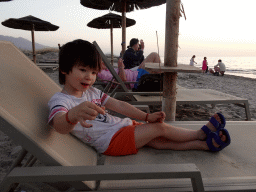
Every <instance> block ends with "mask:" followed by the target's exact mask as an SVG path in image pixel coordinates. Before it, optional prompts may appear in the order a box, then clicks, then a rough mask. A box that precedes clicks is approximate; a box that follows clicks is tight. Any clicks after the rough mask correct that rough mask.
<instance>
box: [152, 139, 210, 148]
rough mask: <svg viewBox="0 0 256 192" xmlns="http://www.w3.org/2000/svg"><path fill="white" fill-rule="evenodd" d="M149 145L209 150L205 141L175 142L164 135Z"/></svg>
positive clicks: (153, 146)
mask: <svg viewBox="0 0 256 192" xmlns="http://www.w3.org/2000/svg"><path fill="white" fill-rule="evenodd" d="M147 146H150V147H152V148H155V149H171V150H179V151H183V150H193V149H196V150H208V149H209V148H208V146H207V144H206V142H205V141H200V140H194V141H187V142H175V141H171V140H169V139H166V138H164V137H158V138H156V139H153V140H152V141H150V142H149V143H148V144H147Z"/></svg>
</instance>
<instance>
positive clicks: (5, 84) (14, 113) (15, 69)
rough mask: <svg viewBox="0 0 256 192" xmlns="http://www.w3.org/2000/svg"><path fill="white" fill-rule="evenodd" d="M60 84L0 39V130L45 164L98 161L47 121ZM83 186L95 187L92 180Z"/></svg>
mask: <svg viewBox="0 0 256 192" xmlns="http://www.w3.org/2000/svg"><path fill="white" fill-rule="evenodd" d="M60 90H61V88H60V86H59V85H57V84H56V83H55V82H54V81H53V80H52V79H51V78H50V77H49V76H48V75H47V74H46V73H44V71H42V70H41V69H40V68H39V67H37V66H36V65H35V64H34V63H33V62H32V61H31V60H30V59H29V58H28V57H27V56H26V55H24V54H23V53H22V52H21V51H20V50H19V49H18V48H16V47H15V46H14V45H13V44H12V43H10V42H7V41H0V130H1V131H3V132H4V133H5V134H7V135H8V136H9V137H10V138H11V139H12V140H13V141H14V142H15V143H17V144H19V145H21V146H22V147H23V148H25V149H26V150H27V151H28V152H30V153H31V154H33V155H34V156H35V157H37V158H38V159H39V160H40V161H41V162H43V163H44V164H46V165H62V166H83V165H97V153H96V152H95V151H94V150H93V149H92V148H90V147H88V146H87V145H86V144H84V143H82V142H81V141H79V140H78V139H76V138H75V137H73V136H71V135H61V134H59V133H57V132H56V131H54V129H52V128H51V127H50V126H49V125H47V119H48V113H49V109H48V106H47V103H48V101H49V99H50V98H51V97H52V95H53V94H54V93H56V92H58V91H60ZM80 184H82V186H85V188H84V189H88V187H89V188H91V189H94V187H95V181H92V182H86V185H84V184H83V183H80Z"/></svg>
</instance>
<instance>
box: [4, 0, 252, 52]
mask: <svg viewBox="0 0 256 192" xmlns="http://www.w3.org/2000/svg"><path fill="white" fill-rule="evenodd" d="M182 3H183V5H184V8H185V13H186V17H187V19H186V20H185V18H184V17H181V18H180V28H179V32H180V35H179V47H180V48H179V52H178V53H179V56H192V55H193V54H196V55H198V56H203V55H207V56H208V57H210V56H256V52H255V50H256V28H255V24H254V23H255V22H254V19H255V18H256V11H255V7H256V1H255V0H244V1H232V0H215V1H209V0H182ZM0 13H1V14H0V21H1V22H2V21H4V20H6V19H9V18H20V17H25V16H28V15H33V16H35V17H38V18H40V19H42V20H46V21H49V22H51V23H52V24H55V25H58V26H59V27H60V28H59V29H58V30H57V31H54V32H35V41H36V42H37V43H40V44H43V45H47V46H52V47H57V44H58V43H60V44H64V43H66V42H68V41H72V40H74V39H78V38H80V39H85V40H88V41H90V42H92V41H97V42H98V44H99V45H100V47H101V48H102V49H103V51H104V52H105V53H109V52H110V30H109V29H101V30H99V29H93V28H89V27H87V23H88V22H90V21H91V20H92V19H94V18H96V17H99V16H102V15H105V14H107V13H109V11H100V10H95V9H89V8H85V7H83V6H82V5H81V4H80V1H79V0H73V1H70V0H54V1H52V0H13V1H11V2H0ZM113 13H116V14H120V15H121V13H118V12H113ZM126 16H127V17H128V18H131V19H134V20H136V25H134V26H132V27H129V28H127V39H126V42H127V44H129V41H130V39H131V38H139V39H143V40H144V42H145V55H147V54H149V53H150V52H152V51H157V38H156V31H157V33H158V41H159V49H160V56H164V43H165V18H166V5H165V4H164V5H161V6H157V7H152V8H149V9H146V10H137V11H134V12H130V13H127V14H126ZM0 35H5V36H13V37H23V38H25V39H28V40H31V33H30V32H29V31H24V30H18V29H11V28H7V27H4V26H3V25H0ZM121 40H122V36H121V29H114V53H115V54H119V52H120V50H121Z"/></svg>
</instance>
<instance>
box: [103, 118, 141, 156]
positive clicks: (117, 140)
mask: <svg viewBox="0 0 256 192" xmlns="http://www.w3.org/2000/svg"><path fill="white" fill-rule="evenodd" d="M132 123H133V124H132V125H129V126H126V127H123V128H121V129H120V130H119V131H117V132H116V133H115V134H114V136H113V137H112V139H111V141H110V144H109V146H108V148H107V150H106V151H105V152H104V153H103V154H104V155H110V156H121V155H132V154H136V153H138V149H137V148H136V146H135V138H134V130H135V127H136V126H137V125H142V124H143V123H139V122H137V121H132Z"/></svg>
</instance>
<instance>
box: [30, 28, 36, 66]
mask: <svg viewBox="0 0 256 192" xmlns="http://www.w3.org/2000/svg"><path fill="white" fill-rule="evenodd" d="M34 31H35V26H34V24H33V27H32V30H31V36H32V49H33V61H34V63H36V50H35V37H34Z"/></svg>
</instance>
